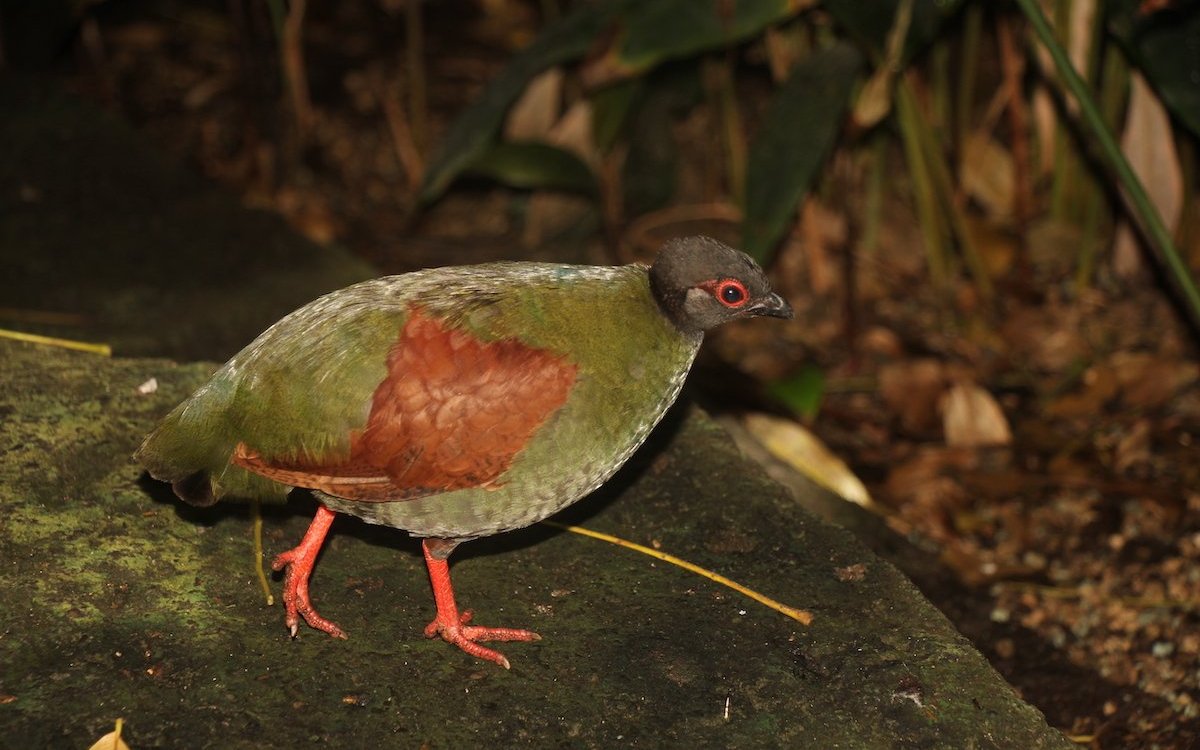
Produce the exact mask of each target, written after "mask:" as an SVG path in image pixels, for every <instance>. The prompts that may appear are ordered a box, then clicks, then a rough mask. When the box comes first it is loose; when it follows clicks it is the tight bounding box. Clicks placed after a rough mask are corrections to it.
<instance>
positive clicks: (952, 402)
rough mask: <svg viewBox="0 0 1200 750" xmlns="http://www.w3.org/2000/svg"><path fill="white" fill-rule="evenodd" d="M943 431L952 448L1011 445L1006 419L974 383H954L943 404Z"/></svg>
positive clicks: (996, 405) (947, 442)
mask: <svg viewBox="0 0 1200 750" xmlns="http://www.w3.org/2000/svg"><path fill="white" fill-rule="evenodd" d="M942 429H943V431H944V432H945V434H946V445H948V446H950V447H951V448H983V447H986V446H993V445H1009V444H1010V443H1012V431H1011V430H1010V429H1009V427H1008V419H1007V418H1006V417H1005V416H1004V411H1003V410H1002V409H1001V408H1000V404H998V403H996V399H995V398H993V397H992V394H990V393H988V392H987V391H985V390H984V389H983V388H980V387H979V386H978V385H975V384H974V383H955V384H954V385H953V386H951V388H950V390H949V391H947V392H946V395H945V397H944V398H943V400H942Z"/></svg>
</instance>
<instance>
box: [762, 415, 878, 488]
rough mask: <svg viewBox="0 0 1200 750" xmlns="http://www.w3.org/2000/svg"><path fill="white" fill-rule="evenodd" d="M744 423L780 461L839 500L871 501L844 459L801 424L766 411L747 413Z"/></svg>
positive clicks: (863, 486)
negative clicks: (836, 496) (771, 414)
mask: <svg viewBox="0 0 1200 750" xmlns="http://www.w3.org/2000/svg"><path fill="white" fill-rule="evenodd" d="M744 423H745V426H746V430H747V431H748V432H749V433H750V434H751V435H753V436H754V437H755V439H757V440H758V442H760V443H761V444H762V445H763V447H764V448H766V449H767V451H769V452H770V453H771V455H773V456H775V457H776V458H778V459H779V460H780V461H783V462H784V463H786V464H788V465H790V466H791V467H792V468H794V469H795V470H796V471H798V472H800V473H801V474H803V475H804V476H806V477H808V478H809V479H811V480H813V481H814V482H816V483H817V484H819V485H821V486H822V487H824V488H825V489H827V490H829V491H830V492H833V493H834V494H836V495H838V496H839V497H841V498H842V499H843V500H849V501H850V502H852V503H857V504H858V505H861V506H863V507H864V508H869V507H872V506H873V505H874V502H873V501H872V500H871V494H870V493H869V492H867V488H866V486H865V485H863V483H862V481H861V480H860V479H859V478H858V477H856V476H855V475H854V472H852V471H850V468H849V467H848V466H846V464H845V462H843V461H842V460H841V459H840V458H838V457H837V456H835V455H834V454H833V452H832V451H830V450H829V449H828V448H826V447H825V444H824V443H822V442H821V441H820V439H819V438H817V436H816V435H813V434H812V433H811V432H809V431H808V430H806V429H805V428H804V427H802V426H801V425H799V424H797V423H795V422H793V421H791V420H790V419H781V418H779V417H773V416H770V415H768V414H749V415H747V416H746V419H745V422H744Z"/></svg>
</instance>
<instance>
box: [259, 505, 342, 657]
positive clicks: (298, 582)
mask: <svg viewBox="0 0 1200 750" xmlns="http://www.w3.org/2000/svg"><path fill="white" fill-rule="evenodd" d="M335 515H337V514H336V513H334V512H333V511H331V510H329V509H328V508H326V507H325V506H324V505H318V506H317V515H316V516H314V517H313V521H312V524H311V525H310V526H309V527H308V531H306V532H304V538H303V539H301V540H300V543H299V544H297V545H296V546H295V547H293V548H292V549H290V550H288V551H287V552H284V553H281V554H279V555H277V556H276V557H275V559H274V560H272V561H271V569H272V570H283V569H284V568H285V567H286V568H287V573H285V574H284V576H283V607H284V610H285V611H286V612H287V619H286V620H284V622H285V623H286V624H287V626H288V630H290V631H291V633H292V637H293V638H295V637H296V631H297V629H298V628H299V625H300V617H303V618H304V621H305V622H307V623H308V624H309V625H310V626H311V627H314V628H316V629H317V630H323V631H325V632H326V633H329V634H330V635H332V636H333V637H334V638H345V637H346V634H345V633H344V632H342V629H341V628H339V627H338V626H337V625H335V624H334V623H332V622H330V621H329V620H326V619H325V618H324V617H321V616H320V615H319V614H317V610H315V609H314V608H313V605H312V601H311V600H310V599H309V598H308V577H309V576H311V575H312V569H313V564H314V563H316V561H317V553H318V552H320V551H321V544H322V543H323V542H324V541H325V535H326V534H328V533H329V527H330V525H331V524H332V523H333V517H334V516H335Z"/></svg>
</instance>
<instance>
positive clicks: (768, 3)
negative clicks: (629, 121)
mask: <svg viewBox="0 0 1200 750" xmlns="http://www.w3.org/2000/svg"><path fill="white" fill-rule="evenodd" d="M815 4H816V3H815V2H814V1H812V0H807V1H805V0H737V2H730V1H729V0H654V1H653V2H642V3H638V4H634V5H632V6H631V7H630V9H629V11H628V12H627V13H624V14H623V15H622V18H621V33H620V35H619V36H618V37H617V38H616V40H615V42H614V44H613V45H612V47H611V48H609V50H608V51H607V52H606V53H605V54H604V55H603V56H601V57H600V58H598V59H597V60H595V61H594V62H593V63H591V64H590V65H589V66H588V71H587V75H586V78H587V79H588V80H589V81H590V82H591V83H593V84H598V83H605V82H609V81H614V80H618V79H621V78H627V77H630V76H633V75H637V74H638V73H641V72H644V71H646V70H649V69H651V68H653V67H655V66H656V65H658V64H660V63H662V62H665V61H667V60H673V59H677V58H682V57H691V56H693V55H695V54H697V53H700V52H704V51H707V50H710V49H716V48H721V47H726V46H728V45H730V44H732V43H734V42H739V41H741V40H743V39H747V38H749V37H752V36H754V35H755V34H758V33H760V32H761V31H762V30H763V29H765V28H766V27H767V26H770V25H771V24H773V23H777V22H779V21H782V20H784V19H787V18H790V17H791V16H794V15H796V14H797V13H799V12H800V11H801V10H803V9H805V8H807V7H809V6H812V5H815Z"/></svg>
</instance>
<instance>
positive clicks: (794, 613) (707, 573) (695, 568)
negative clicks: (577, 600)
mask: <svg viewBox="0 0 1200 750" xmlns="http://www.w3.org/2000/svg"><path fill="white" fill-rule="evenodd" d="M542 523H543V524H545V525H547V526H551V527H553V528H556V529H562V530H563V531H570V532H572V533H574V534H580V535H582V536H588V537H591V538H593V539H599V540H601V541H604V542H608V543H610V544H615V545H617V546H618V547H624V548H626V549H631V550H634V551H636V552H641V553H642V554H643V555H649V556H650V557H653V558H654V559H656V560H662V561H663V562H666V563H670V564H672V565H678V566H679V567H681V568H683V569H684V570H688V571H691V572H692V573H695V574H696V575H699V576H703V577H704V578H707V579H709V580H710V581H714V582H716V583H719V584H721V585H722V586H728V587H729V588H731V589H733V590H734V591H736V592H738V593H739V594H744V595H745V596H748V597H750V598H751V599H753V600H754V601H756V602H758V603H759V604H763V605H765V606H767V607H770V608H771V609H773V610H775V611H776V612H779V613H780V614H783V615H786V616H788V617H790V618H792V619H793V620H795V621H796V622H798V623H800V624H801V625H808V624H810V623H812V621H813V615H812V613H811V612H809V611H807V610H803V609H797V608H795V607H789V606H788V605H786V604H783V603H781V602H777V601H775V600H774V599H771V598H770V597H768V596H765V595H763V594H760V593H758V592H757V591H754V590H753V589H749V588H746V587H745V586H743V585H742V584H740V583H738V582H737V581H733V580H730V579H728V578H726V577H725V576H723V575H720V574H719V573H714V572H712V571H711V570H707V569H705V568H702V567H700V566H699V565H696V564H694V563H690V562H688V561H687V560H683V559H681V558H678V557H675V556H674V555H668V554H667V553H666V552H660V551H659V550H656V549H654V548H652V547H644V546H642V545H640V544H636V543H634V542H630V541H627V540H625V539H621V538H620V537H615V536H612V535H610V534H603V533H601V532H599V531H592V530H591V529H585V528H583V527H581V526H568V525H566V524H561V523H557V522H555V521H542Z"/></svg>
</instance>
